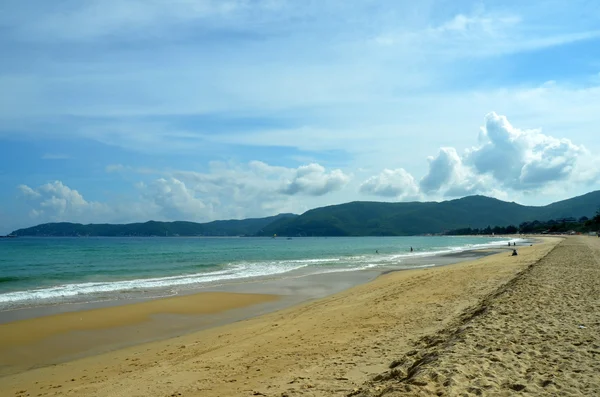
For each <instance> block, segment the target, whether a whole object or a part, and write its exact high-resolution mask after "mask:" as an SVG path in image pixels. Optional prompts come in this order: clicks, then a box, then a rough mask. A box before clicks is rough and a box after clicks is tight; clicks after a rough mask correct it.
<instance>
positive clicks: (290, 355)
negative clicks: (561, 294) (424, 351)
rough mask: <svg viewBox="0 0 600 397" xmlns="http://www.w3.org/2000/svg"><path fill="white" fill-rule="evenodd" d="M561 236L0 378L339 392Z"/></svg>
mask: <svg viewBox="0 0 600 397" xmlns="http://www.w3.org/2000/svg"><path fill="white" fill-rule="evenodd" d="M556 242H557V241H556V240H550V241H547V242H546V243H544V244H536V245H535V246H533V247H522V248H520V249H519V253H520V254H519V256H517V257H511V256H510V255H509V252H503V253H501V254H498V255H492V256H488V257H485V258H482V259H479V260H475V261H471V262H465V263H461V264H457V265H451V266H445V267H440V268H430V269H422V270H413V271H402V272H395V273H391V274H387V275H385V276H382V277H380V278H378V279H377V280H375V281H374V282H371V283H368V284H365V285H360V286H358V287H354V288H352V289H350V290H347V291H345V292H342V293H339V294H336V295H333V296H331V297H328V298H324V299H321V300H317V301H314V302H309V303H306V304H302V305H299V306H296V307H292V308H290V309H286V310H282V311H280V312H276V313H272V314H269V315H265V316H261V317H259V318H254V319H250V320H246V321H242V322H239V323H235V324H230V325H227V326H223V327H218V328H214V329H209V330H205V331H201V332H198V333H194V334H190V335H186V336H182V337H178V338H173V339H170V340H167V341H162V342H154V343H150V344H144V345H139V346H134V347H131V348H127V349H122V350H119V351H115V352H110V353H106V354H102V355H99V356H94V357H88V358H85V359H81V360H77V361H73V362H69V363H65V364H60V365H56V366H53V367H47V368H39V369H35V370H30V371H27V372H24V373H21V374H18V375H12V376H7V377H4V378H0V390H2V391H3V395H4V394H6V395H23V396H25V395H28V394H29V395H32V396H38V395H40V396H51V395H64V396H178V395H182V396H250V395H265V396H285V395H287V396H292V395H303V396H304V395H305V396H330V395H340V396H341V395H348V394H349V393H354V392H355V390H358V391H360V390H365V389H364V386H363V385H364V383H365V382H366V381H368V380H369V379H371V378H372V377H373V375H376V374H379V373H382V372H384V371H385V370H386V369H387V368H388V366H389V364H390V362H392V361H393V360H395V359H397V358H398V357H402V356H403V355H405V354H406V353H407V352H409V350H411V349H412V348H413V341H414V340H418V339H419V338H421V337H424V336H425V335H430V334H434V333H435V332H437V331H439V330H442V329H444V328H446V327H448V325H449V324H451V323H452V322H453V321H454V320H455V318H456V316H458V315H460V313H462V312H464V311H465V310H466V309H467V308H470V307H473V306H476V305H477V304H478V303H479V302H480V300H481V299H483V298H485V296H487V295H489V294H490V293H492V292H493V291H495V290H497V288H498V286H499V285H503V284H505V283H507V282H509V281H510V280H512V279H513V278H514V277H515V275H516V274H518V273H519V272H520V271H522V270H523V269H525V268H527V266H529V265H530V264H532V263H534V262H536V261H537V260H538V259H539V258H541V257H543V256H545V255H546V254H547V253H548V252H549V251H550V250H551V249H552V248H553V246H554V245H555V244H556Z"/></svg>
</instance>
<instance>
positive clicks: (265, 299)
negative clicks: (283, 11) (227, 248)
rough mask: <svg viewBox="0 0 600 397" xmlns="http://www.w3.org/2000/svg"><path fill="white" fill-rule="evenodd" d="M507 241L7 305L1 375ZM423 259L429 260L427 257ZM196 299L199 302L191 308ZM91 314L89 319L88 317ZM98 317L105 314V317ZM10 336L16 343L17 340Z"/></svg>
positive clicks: (484, 252)
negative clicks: (261, 276)
mask: <svg viewBox="0 0 600 397" xmlns="http://www.w3.org/2000/svg"><path fill="white" fill-rule="evenodd" d="M528 244H529V243H528ZM507 248H508V247H506V248H505V247H495V248H493V249H489V248H488V249H479V250H470V251H461V252H457V253H453V254H445V255H440V256H436V257H435V259H436V262H440V261H441V262H442V263H441V264H436V265H435V266H426V267H420V268H418V267H417V268H412V269H410V268H409V269H406V268H397V269H388V270H363V271H352V272H340V273H335V272H332V273H326V274H316V275H315V274H313V275H304V276H298V277H295V278H283V279H273V280H257V281H254V282H245V283H237V284H228V285H223V286H217V287H212V288H204V289H202V291H201V292H198V291H190V292H189V293H187V294H182V295H177V296H174V297H166V298H158V299H145V300H135V301H133V302H131V301H111V302H102V303H110V304H109V305H89V304H84V305H70V306H67V307H65V305H62V306H55V307H51V308H50V309H51V310H50V311H49V310H48V307H42V308H30V309H20V310H17V311H14V312H9V314H12V316H10V317H7V316H6V314H7V312H4V314H5V316H4V317H3V320H4V323H3V324H0V341H3V342H4V343H2V342H0V358H3V357H6V359H3V360H0V361H2V362H5V363H6V364H4V366H2V367H0V376H6V375H11V374H15V373H19V372H22V371H26V370H28V369H32V368H39V367H44V366H47V365H54V364H58V363H63V362H68V361H71V360H73V359H79V358H84V357H88V356H94V355H98V354H101V353H106V352H111V351H115V350H119V349H123V348H127V347H131V346H136V345H140V344H142V343H151V342H157V341H161V340H168V339H171V338H175V337H180V336H184V335H188V334H191V333H194V332H198V331H202V330H206V329H210V328H215V327H219V326H223V325H227V324H232V323H236V322H239V321H243V320H247V319H251V318H256V317H258V316H261V315H264V314H268V313H274V312H278V311H280V310H284V309H288V308H294V307H298V306H299V305H302V304H306V303H307V302H311V301H315V300H317V299H319V298H325V297H329V296H332V295H335V294H337V293H340V292H343V291H346V290H349V289H352V288H355V287H357V286H360V285H364V284H365V283H367V284H368V283H369V282H373V281H374V280H375V282H376V280H377V279H378V278H380V277H385V276H386V275H388V274H391V273H397V272H400V273H404V272H405V271H407V272H418V271H422V270H427V269H434V268H437V267H443V266H447V265H450V264H457V263H463V262H469V261H473V260H476V259H481V258H484V257H487V256H489V255H493V254H496V253H499V252H502V251H505V250H506V249H507ZM426 259H427V261H428V262H429V261H430V259H431V257H429V258H426ZM211 294H212V295H213V296H220V297H221V298H223V299H225V300H229V302H230V304H229V305H228V306H227V305H223V302H220V303H219V304H218V305H215V306H210V304H208V306H207V300H209V299H210V298H211ZM232 302H234V303H232ZM169 303H172V304H169ZM198 303H201V304H204V306H202V307H200V308H199V307H193V308H192V307H191V305H192V304H194V305H197V304H198ZM180 306H181V307H180ZM140 309H143V310H141V311H140ZM94 317H95V319H94V320H92V321H90V320H88V319H89V318H94ZM78 318H79V319H80V320H79V321H84V320H85V321H84V322H82V323H78V321H77V319H78ZM119 318H120V319H121V320H119ZM104 319H109V321H107V322H105V320H104ZM86 321H87V322H86ZM57 324H60V325H57ZM173 324H176V325H173ZM28 328H31V329H34V330H36V329H41V330H44V331H43V332H42V331H39V332H36V331H34V332H33V335H32V332H29V333H28ZM16 341H20V343H19V344H15V342H16ZM40 352H43V354H41V353H40ZM33 357H35V359H33Z"/></svg>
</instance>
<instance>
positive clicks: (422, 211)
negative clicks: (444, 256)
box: [259, 191, 600, 236]
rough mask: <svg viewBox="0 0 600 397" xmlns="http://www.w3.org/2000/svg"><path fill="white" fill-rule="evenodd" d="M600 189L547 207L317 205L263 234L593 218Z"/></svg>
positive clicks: (485, 200) (494, 202)
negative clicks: (318, 206)
mask: <svg viewBox="0 0 600 397" xmlns="http://www.w3.org/2000/svg"><path fill="white" fill-rule="evenodd" d="M599 207H600V191H595V192H591V193H587V194H585V195H582V196H578V197H574V198H571V199H567V200H563V201H559V202H556V203H552V204H549V205H546V206H525V205H521V204H517V203H514V202H506V201H502V200H498V199H494V198H490V197H486V196H468V197H464V198H461V199H456V200H449V201H442V202H409V203H382V202H365V201H355V202H351V203H346V204H340V205H333V206H328V207H321V208H315V209H313V210H310V211H307V212H305V213H304V214H302V215H300V216H298V217H295V218H293V219H279V220H276V221H274V222H273V223H272V224H270V225H269V226H267V227H266V228H264V229H263V231H262V232H260V233H259V235H267V236H268V235H272V234H277V235H281V236H406V235H417V234H429V233H431V234H436V233H443V232H445V231H448V230H452V229H460V228H467V227H471V228H485V227H487V226H490V225H491V226H508V225H519V224H520V223H522V222H525V221H533V220H540V221H545V220H550V219H562V218H569V217H573V218H579V217H582V216H588V217H591V216H593V215H594V213H595V211H596V210H597V209H598V208H599Z"/></svg>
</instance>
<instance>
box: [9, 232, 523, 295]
mask: <svg viewBox="0 0 600 397" xmlns="http://www.w3.org/2000/svg"><path fill="white" fill-rule="evenodd" d="M508 241H510V242H511V243H512V242H520V241H524V240H523V239H511V240H501V241H492V242H486V243H483V244H467V245H463V246H451V247H445V248H444V249H434V250H432V251H422V252H411V253H402V254H391V255H386V254H371V255H355V256H348V257H335V258H313V259H290V260H276V261H262V262H239V263H232V264H228V265H226V267H225V268H224V269H222V270H217V271H212V272H203V273H194V274H183V275H176V276H165V277H156V278H146V279H133V280H121V281H98V282H83V283H73V284H62V285H57V286H53V287H47V288H40V289H33V290H26V291H15V292H8V293H4V294H0V305H1V304H14V303H18V302H28V301H48V300H50V301H52V300H56V299H65V298H67V299H68V298H73V297H83V296H87V295H98V294H103V293H116V292H117V293H118V292H129V291H133V292H138V291H141V292H144V291H147V290H154V289H160V288H170V287H178V286H190V285H194V284H206V283H212V282H219V281H228V280H241V279H248V278H256V277H265V276H277V275H282V274H285V273H289V272H292V271H294V270H299V269H303V268H307V267H309V268H311V273H318V274H322V273H334V272H350V271H358V270H367V269H373V268H376V267H384V266H390V265H394V266H397V265H398V264H399V263H402V262H403V261H404V260H406V259H410V258H420V257H429V256H435V255H443V254H448V253H455V252H462V251H467V250H472V249H480V248H486V247H494V246H501V245H504V244H507V242H508ZM327 265H332V266H331V267H329V266H327ZM431 266H435V265H433V264H432V265H420V266H407V267H406V268H407V269H408V268H419V267H431ZM403 268H404V267H403Z"/></svg>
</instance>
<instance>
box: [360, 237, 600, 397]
mask: <svg viewBox="0 0 600 397" xmlns="http://www.w3.org/2000/svg"><path fill="white" fill-rule="evenodd" d="M598 313H600V239H598V238H593V237H570V238H568V239H566V240H565V241H563V242H562V243H561V244H560V245H558V246H557V247H556V248H555V249H554V250H553V251H552V252H550V253H549V254H548V255H547V256H546V257H544V258H543V259H542V260H540V261H539V262H537V263H535V264H534V265H531V266H530V267H528V268H527V269H526V270H524V271H523V272H522V273H521V274H519V276H518V277H516V278H515V279H514V280H512V281H511V282H510V283H508V284H507V285H505V286H503V287H502V288H500V289H499V290H498V291H496V292H494V293H492V294H490V295H489V296H488V297H486V298H484V299H483V300H482V301H481V303H480V304H479V305H477V306H476V307H473V308H471V309H469V310H467V311H465V312H464V313H463V314H462V315H461V316H460V317H459V318H458V319H457V321H455V322H454V323H453V324H452V325H450V326H449V327H447V328H445V329H443V330H441V331H440V332H438V333H436V334H434V335H430V336H427V337H425V338H422V339H421V340H419V341H418V342H417V343H415V345H414V349H413V350H412V351H410V352H409V353H408V354H405V355H404V356H402V357H399V358H398V359H397V360H396V361H394V362H393V363H391V365H390V366H391V367H393V369H391V370H389V371H386V372H384V373H382V374H380V375H379V376H377V377H375V378H374V379H373V381H371V382H368V383H367V384H366V385H364V386H363V387H362V388H361V389H360V390H358V391H357V392H356V393H351V394H352V395H356V396H361V397H366V396H386V397H393V396H432V395H433V396H435V395H437V396H467V395H474V396H475V395H493V396H512V395H516V394H522V395H556V396H558V395H560V396H567V395H568V396H596V395H600V320H599V318H598Z"/></svg>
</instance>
